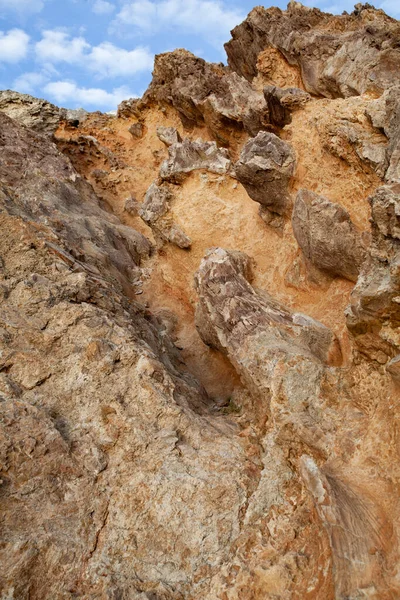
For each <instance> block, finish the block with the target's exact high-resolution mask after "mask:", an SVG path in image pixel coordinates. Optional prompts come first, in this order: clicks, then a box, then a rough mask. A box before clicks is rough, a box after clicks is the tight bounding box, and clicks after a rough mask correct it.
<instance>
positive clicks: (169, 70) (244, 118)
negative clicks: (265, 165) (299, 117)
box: [142, 49, 268, 145]
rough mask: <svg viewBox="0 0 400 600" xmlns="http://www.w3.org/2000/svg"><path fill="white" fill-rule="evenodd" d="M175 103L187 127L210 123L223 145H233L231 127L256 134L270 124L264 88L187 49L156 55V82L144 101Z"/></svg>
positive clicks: (145, 104) (213, 132) (151, 85)
mask: <svg viewBox="0 0 400 600" xmlns="http://www.w3.org/2000/svg"><path fill="white" fill-rule="evenodd" d="M154 101H156V102H158V103H160V104H161V105H164V104H167V105H172V106H173V107H174V108H175V109H176V110H177V111H178V114H179V116H180V118H181V120H182V123H183V125H184V127H186V128H192V127H193V126H194V125H202V124H203V123H205V124H206V126H207V127H208V129H209V131H210V132H211V134H212V135H213V136H214V138H215V139H216V140H217V142H218V143H219V144H221V145H229V130H230V129H233V130H238V129H239V130H240V129H243V128H244V129H245V130H246V131H247V132H248V133H249V134H250V135H256V134H257V133H258V131H259V130H260V129H264V128H265V126H266V125H267V124H268V110H267V106H266V103H265V100H264V98H263V95H262V94H261V93H260V92H257V91H256V90H254V89H253V88H252V87H251V85H250V84H249V83H248V81H246V79H245V78H244V77H241V76H239V75H238V74H237V73H232V72H231V71H230V70H228V69H227V68H226V67H224V66H223V65H222V64H210V63H207V62H206V61H205V60H203V59H202V58H198V57H196V56H194V55H193V54H192V53H191V52H188V51H187V50H182V49H179V50H174V51H173V52H168V53H165V54H159V55H157V56H156V59H155V64H154V72H153V79H152V82H151V84H150V86H149V88H148V90H147V91H146V93H145V95H144V97H143V101H142V104H143V105H144V106H147V105H150V104H151V103H152V102H154Z"/></svg>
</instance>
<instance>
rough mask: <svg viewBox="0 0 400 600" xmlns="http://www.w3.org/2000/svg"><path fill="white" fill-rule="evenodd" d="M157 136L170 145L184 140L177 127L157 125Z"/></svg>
mask: <svg viewBox="0 0 400 600" xmlns="http://www.w3.org/2000/svg"><path fill="white" fill-rule="evenodd" d="M157 137H158V138H159V140H160V141H161V142H162V143H163V144H165V145H166V146H168V147H169V146H172V144H178V143H181V142H182V139H181V136H180V135H179V132H178V131H177V130H176V129H175V127H157Z"/></svg>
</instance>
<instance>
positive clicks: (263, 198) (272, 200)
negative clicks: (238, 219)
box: [235, 132, 296, 215]
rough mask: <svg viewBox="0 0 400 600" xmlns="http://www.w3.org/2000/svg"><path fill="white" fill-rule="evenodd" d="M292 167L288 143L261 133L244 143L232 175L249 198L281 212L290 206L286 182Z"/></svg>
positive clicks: (292, 170) (293, 167)
mask: <svg viewBox="0 0 400 600" xmlns="http://www.w3.org/2000/svg"><path fill="white" fill-rule="evenodd" d="M295 166H296V158H295V154H294V152H293V149H292V148H291V147H290V146H289V144H287V143H286V142H285V141H283V140H281V139H280V138H278V137H277V136H276V135H275V134H273V133H267V132H260V133H259V134H258V135H257V136H256V137H255V138H253V139H251V140H249V141H248V142H247V144H245V146H244V148H243V150H242V152H241V155H240V159H239V161H238V162H237V163H236V164H235V174H236V177H237V178H238V180H239V181H240V183H241V184H242V185H243V186H244V187H245V189H246V191H247V193H248V194H249V196H250V198H251V199H252V200H255V202H259V203H260V204H261V205H262V206H263V207H266V208H267V209H268V210H269V211H271V212H272V213H277V214H278V215H282V214H284V213H285V212H286V211H287V209H288V207H289V206H290V202H291V198H290V193H289V182H290V180H291V178H292V176H293V174H294V171H295Z"/></svg>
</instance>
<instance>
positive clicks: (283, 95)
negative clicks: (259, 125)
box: [264, 85, 311, 127]
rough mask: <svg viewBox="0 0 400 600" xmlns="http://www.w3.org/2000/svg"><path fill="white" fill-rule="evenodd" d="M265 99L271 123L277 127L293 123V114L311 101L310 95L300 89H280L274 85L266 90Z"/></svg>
mask: <svg viewBox="0 0 400 600" xmlns="http://www.w3.org/2000/svg"><path fill="white" fill-rule="evenodd" d="M264 98H265V101H266V103H267V106H268V113H269V121H270V123H271V124H272V125H276V126H277V127H283V126H284V125H288V124H289V123H291V121H292V114H291V113H292V112H293V111H294V110H298V109H299V108H302V107H303V106H305V105H306V104H307V102H309V101H310V100H311V96H310V94H307V92H304V91H303V90H300V89H299V88H293V87H292V88H279V87H276V86H274V85H269V86H266V87H265V88H264Z"/></svg>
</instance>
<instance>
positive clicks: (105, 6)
mask: <svg viewBox="0 0 400 600" xmlns="http://www.w3.org/2000/svg"><path fill="white" fill-rule="evenodd" d="M92 10H93V12H94V13H96V14H97V15H109V14H110V13H112V12H113V11H114V10H115V6H114V5H113V4H111V2H106V0H96V2H95V3H94V4H93V7H92Z"/></svg>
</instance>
